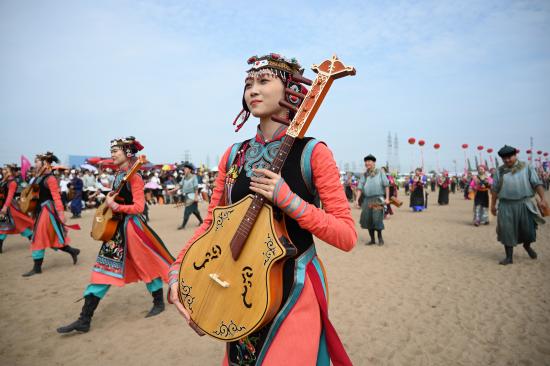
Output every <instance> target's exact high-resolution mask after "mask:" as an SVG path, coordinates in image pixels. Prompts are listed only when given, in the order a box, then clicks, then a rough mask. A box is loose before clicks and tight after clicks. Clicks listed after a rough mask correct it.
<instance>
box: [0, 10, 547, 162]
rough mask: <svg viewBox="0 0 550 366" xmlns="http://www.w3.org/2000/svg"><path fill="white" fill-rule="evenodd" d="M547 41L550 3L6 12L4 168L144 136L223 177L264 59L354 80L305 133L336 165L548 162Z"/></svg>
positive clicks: (1, 14) (1, 40)
mask: <svg viewBox="0 0 550 366" xmlns="http://www.w3.org/2000/svg"><path fill="white" fill-rule="evenodd" d="M260 4H261V5H260ZM549 34H550V2H548V1H502V0H501V1H490V0H488V1H387V2H384V1H345V2H344V1H342V2H339V1H331V2H325V1H301V2H297V1H278V2H276V3H273V4H270V3H265V2H262V3H260V2H245V1H200V2H197V1H189V2H188V1H122V0H121V1H47V2H46V1H7V0H3V1H1V2H0V55H2V57H0V125H1V126H2V127H1V131H2V132H1V134H2V141H3V143H2V145H1V146H0V163H5V162H11V161H18V159H19V156H20V154H25V155H27V156H28V157H32V156H34V154H35V153H37V152H42V151H45V150H53V151H55V152H56V153H58V154H59V155H60V156H61V157H62V158H66V156H67V155H68V154H76V155H79V154H82V155H88V154H89V155H106V154H107V153H108V142H109V140H110V139H111V138H113V137H119V136H127V135H135V136H137V137H138V138H139V139H140V140H141V141H142V143H143V144H144V145H145V147H146V150H145V151H144V152H145V153H146V154H147V155H148V157H149V159H150V160H152V161H154V162H173V161H176V160H178V161H179V160H182V159H183V157H184V154H185V151H189V153H190V154H191V157H192V160H193V161H194V162H195V163H199V162H206V160H207V157H209V160H210V165H214V164H215V160H216V158H217V157H219V156H220V155H221V154H222V153H223V151H224V150H225V149H226V147H227V146H229V145H230V144H231V143H232V142H235V141H240V140H244V139H245V138H247V137H250V136H251V135H252V134H253V133H254V131H255V126H256V123H255V122H254V121H250V122H249V123H248V124H247V126H246V127H245V128H243V130H241V132H240V133H239V134H235V133H234V132H233V128H232V126H231V122H232V120H233V118H234V117H235V115H236V114H237V113H238V112H239V108H240V101H241V93H242V87H243V80H244V71H245V70H246V66H247V65H246V59H247V58H248V57H249V56H251V55H254V54H264V53H267V52H279V53H282V54H284V55H286V56H289V57H292V56H293V57H297V58H298V59H299V60H300V61H301V62H302V64H303V65H304V66H309V65H311V64H313V63H319V62H320V61H322V60H323V59H325V58H327V57H330V56H331V55H332V54H333V53H336V54H338V56H339V57H340V58H341V59H342V60H343V61H344V62H345V63H346V64H350V65H353V66H355V67H356V69H357V76H355V77H348V78H344V79H341V80H338V81H336V82H335V83H334V84H333V87H332V89H331V91H330V93H329V94H328V96H327V98H326V99H325V103H324V104H323V106H322V107H321V109H320V110H319V112H318V114H317V117H316V119H315V120H314V121H313V123H312V126H311V128H310V131H309V135H312V136H315V137H317V138H319V139H322V140H324V141H326V143H327V144H328V146H329V147H330V148H331V149H332V150H333V152H334V154H335V159H336V161H337V162H338V163H349V164H350V167H351V166H352V165H353V164H352V163H355V164H356V166H357V167H359V166H360V164H362V163H361V162H362V157H363V156H365V155H366V154H368V153H372V154H374V155H376V156H377V157H379V160H380V161H383V160H385V158H386V139H387V135H388V132H389V131H391V132H392V133H397V134H398V137H399V140H400V141H399V142H400V144H401V150H400V157H401V159H400V160H401V166H402V167H406V168H407V169H408V168H409V167H410V166H413V165H418V163H419V154H418V149H413V148H411V147H410V146H408V145H407V143H406V140H407V138H408V137H410V136H414V137H416V138H417V139H419V138H423V139H425V140H426V141H427V146H429V147H428V148H426V151H425V156H426V163H427V166H428V167H433V166H435V154H434V152H433V148H431V146H432V145H433V144H434V143H435V142H438V143H440V144H441V146H442V147H441V150H440V153H439V159H440V161H441V163H440V165H441V166H445V167H447V168H453V165H452V160H453V159H457V160H458V161H459V169H460V166H461V162H462V160H463V155H462V154H463V152H462V151H461V149H460V145H461V144H462V143H469V144H470V146H477V145H480V144H481V145H484V146H487V147H489V146H490V147H493V148H495V149H496V148H498V147H500V146H502V145H503V144H504V143H507V144H512V145H515V146H517V147H519V148H521V149H522V150H525V148H527V146H528V144H529V137H530V136H533V137H534V141H535V149H541V150H544V151H550V142H549V139H548V137H549V136H550V123H549V119H550V37H548V35H549ZM306 76H309V77H313V76H314V75H313V73H312V72H311V71H310V70H309V69H307V70H306ZM6 136H9V137H7V138H6ZM473 154H474V153H473V149H471V152H470V155H471V156H472V157H473Z"/></svg>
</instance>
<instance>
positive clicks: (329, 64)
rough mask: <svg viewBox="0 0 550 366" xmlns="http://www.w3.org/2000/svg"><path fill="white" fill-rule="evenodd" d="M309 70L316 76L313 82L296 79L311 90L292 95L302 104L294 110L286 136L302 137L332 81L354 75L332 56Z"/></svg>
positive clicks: (351, 68)
mask: <svg viewBox="0 0 550 366" xmlns="http://www.w3.org/2000/svg"><path fill="white" fill-rule="evenodd" d="M311 69H312V70H313V72H315V73H316V74H317V77H316V78H315V80H314V81H313V82H311V81H309V80H307V79H306V78H303V77H298V78H297V79H298V81H301V82H304V83H305V84H308V85H311V89H310V90H309V92H308V93H307V94H306V95H305V96H304V95H296V94H297V93H294V95H295V96H297V97H302V98H303V102H302V104H301V105H300V108H298V109H297V110H296V115H295V116H294V119H293V120H292V122H291V123H290V126H289V127H288V130H287V135H290V136H292V137H297V138H303V137H304V135H305V133H306V131H307V129H308V128H309V125H310V123H311V121H312V120H313V118H314V117H315V114H316V113H317V110H318V109H319V107H320V105H321V103H322V102H323V99H324V98H325V95H326V94H327V92H328V91H329V89H330V86H331V85H332V82H333V80H336V79H340V78H343V77H344V76H348V75H355V74H356V71H355V68H354V67H353V66H346V65H344V64H343V63H342V61H340V60H339V59H338V57H337V56H336V55H333V56H332V58H331V59H328V60H325V61H323V62H321V63H320V64H319V65H313V66H312V67H311ZM293 77H294V76H293ZM300 79H301V80H300ZM287 92H288V90H287ZM282 105H283V106H285V107H288V106H287V105H288V103H284V102H283V104H282Z"/></svg>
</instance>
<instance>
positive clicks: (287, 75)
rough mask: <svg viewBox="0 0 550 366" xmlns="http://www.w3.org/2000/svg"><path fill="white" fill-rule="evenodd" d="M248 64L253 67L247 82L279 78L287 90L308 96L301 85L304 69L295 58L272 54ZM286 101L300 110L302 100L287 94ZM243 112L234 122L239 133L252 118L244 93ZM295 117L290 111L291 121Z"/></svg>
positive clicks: (255, 58) (253, 57)
mask: <svg viewBox="0 0 550 366" xmlns="http://www.w3.org/2000/svg"><path fill="white" fill-rule="evenodd" d="M247 63H248V64H249V65H250V66H251V67H250V69H248V70H247V75H246V80H248V79H250V78H258V77H264V76H270V77H278V78H279V79H281V81H282V82H283V84H284V85H285V88H286V89H290V90H292V91H294V92H296V93H301V94H304V95H305V94H307V89H306V88H305V87H304V86H303V85H302V84H300V81H301V80H302V78H301V75H302V74H303V73H304V69H303V68H302V66H300V64H299V63H298V60H296V59H295V58H290V59H288V58H286V57H284V56H281V55H279V54H277V53H270V54H268V55H265V56H261V57H258V56H252V57H250V58H249V59H248V61H247ZM285 100H286V101H287V102H288V103H290V104H292V105H293V106H294V107H296V108H298V107H299V106H300V104H301V103H302V99H300V98H298V97H296V96H294V95H291V94H290V93H288V92H285ZM242 106H243V108H242V110H241V112H240V113H239V114H238V115H237V117H236V118H235V120H234V121H233V125H234V126H235V125H236V128H235V132H237V131H239V130H240V129H241V127H242V126H243V125H244V124H245V122H246V121H247V120H248V118H249V117H250V110H249V109H248V106H247V105H246V102H245V100H244V92H243V98H242ZM293 117H294V112H293V111H291V110H289V118H288V119H289V120H292V118H293Z"/></svg>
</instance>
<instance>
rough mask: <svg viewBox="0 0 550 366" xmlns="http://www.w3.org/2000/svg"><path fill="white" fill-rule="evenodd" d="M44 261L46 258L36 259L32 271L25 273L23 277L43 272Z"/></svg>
mask: <svg viewBox="0 0 550 366" xmlns="http://www.w3.org/2000/svg"><path fill="white" fill-rule="evenodd" d="M42 262H44V258H40V259H35V260H34V266H33V267H32V269H31V270H30V271H28V272H26V273H23V277H30V276H33V275H35V274H38V273H42Z"/></svg>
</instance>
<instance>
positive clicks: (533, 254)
mask: <svg viewBox="0 0 550 366" xmlns="http://www.w3.org/2000/svg"><path fill="white" fill-rule="evenodd" d="M523 247H524V248H525V251H526V252H527V254H529V257H531V259H537V252H535V251H534V250H533V248H531V243H524V244H523Z"/></svg>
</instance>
